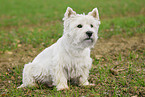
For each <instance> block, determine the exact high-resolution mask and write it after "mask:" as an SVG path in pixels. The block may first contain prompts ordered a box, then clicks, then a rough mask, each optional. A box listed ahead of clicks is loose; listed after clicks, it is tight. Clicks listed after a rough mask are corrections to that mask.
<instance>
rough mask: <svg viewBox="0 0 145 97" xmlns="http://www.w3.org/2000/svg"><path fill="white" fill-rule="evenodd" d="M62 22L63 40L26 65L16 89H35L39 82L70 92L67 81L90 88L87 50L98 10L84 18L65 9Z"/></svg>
mask: <svg viewBox="0 0 145 97" xmlns="http://www.w3.org/2000/svg"><path fill="white" fill-rule="evenodd" d="M63 20H64V32H63V36H62V37H61V38H60V39H58V41H57V42H56V43H54V44H53V45H52V46H50V47H48V48H46V49H45V50H44V51H42V52H41V53H40V54H38V55H37V56H36V58H35V59H34V60H33V61H32V62H30V63H28V64H25V66H24V69H23V80H22V81H23V84H22V85H21V86H19V87H18V88H22V87H32V86H37V82H42V83H47V84H51V85H54V86H56V88H57V90H64V89H69V87H68V85H67V81H68V80H71V81H72V82H73V81H74V82H78V83H77V84H78V85H83V86H85V85H93V84H90V83H89V82H88V76H89V70H90V68H91V64H92V59H91V58H90V49H91V48H92V47H93V46H94V45H95V43H96V41H97V38H98V35H97V34H98V29H99V24H100V21H99V13H98V10H97V8H94V9H93V11H91V12H89V13H88V14H87V15H85V14H76V12H75V11H73V9H72V8H70V7H68V8H67V10H66V12H65V14H64V18H63Z"/></svg>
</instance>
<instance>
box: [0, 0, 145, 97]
mask: <svg viewBox="0 0 145 97" xmlns="http://www.w3.org/2000/svg"><path fill="white" fill-rule="evenodd" d="M144 4H145V1H144V0H137V1H136V0H121V1H117V0H109V1H107V0H104V1H101V0H100V1H96V0H86V1H84V0H73V1H70V0H67V1H66V0H61V1H57V2H56V1H54V0H49V1H47V0H41V1H36V0H29V1H27V0H23V1H19V0H0V7H1V8H0V44H1V45H0V53H1V55H0V57H1V60H0V62H1V63H0V65H1V66H0V70H1V71H0V87H1V88H0V92H1V96H48V97H49V96H52V97H61V96H66V97H74V96H75V97H80V96H85V97H90V96H91V97H100V96H103V97H104V96H110V97H116V96H121V97H124V96H125V97H126V96H127V97H130V96H134V95H138V96H145V92H144V91H145V88H144V87H145V79H144V78H145V73H144V72H145V71H144V70H145V64H144V60H145V59H144V56H145V52H144V45H143V44H144V41H142V40H141V36H143V35H144V32H145V25H144V21H145V14H144V13H145V12H144V8H145V7H144ZM67 6H70V7H72V8H73V9H74V10H75V11H76V12H77V13H82V12H85V13H86V14H87V13H88V12H89V11H91V10H92V9H93V8H94V7H98V9H99V13H100V18H101V25H100V29H99V37H100V38H99V40H102V41H103V40H105V42H106V43H108V41H110V40H111V39H112V38H113V37H115V36H116V35H119V38H121V39H122V37H123V39H125V40H123V41H121V43H124V44H125V43H128V41H131V42H129V44H128V45H127V46H126V48H123V46H122V49H117V50H115V48H120V47H119V46H117V45H116V44H113V45H112V47H114V49H113V51H111V47H110V48H107V47H108V45H106V46H105V48H107V49H109V50H110V52H107V53H105V54H103V52H102V53H101V57H96V54H99V53H92V55H91V57H92V58H93V59H94V61H93V67H92V69H91V70H90V77H89V81H90V82H92V83H95V84H96V85H95V86H94V87H80V86H73V85H69V87H70V90H68V91H56V88H55V87H54V88H47V87H46V86H44V85H39V87H38V88H24V89H19V90H17V89H16V87H17V86H19V85H20V84H21V83H22V82H21V80H22V70H23V64H25V63H28V62H29V61H31V60H32V59H33V58H34V57H35V56H36V55H37V54H38V53H39V52H40V51H42V49H44V48H45V47H48V46H50V45H51V44H53V43H54V42H56V41H57V39H58V38H60V37H61V35H62V33H63V32H62V31H63V25H62V24H63V22H62V18H63V15H64V12H65V10H66V8H67ZM136 35H138V36H139V37H140V40H139V41H137V42H132V41H136V38H132V37H137V36H136ZM117 40H118V38H114V39H112V40H111V41H112V42H114V41H117ZM124 41H125V42H124ZM105 42H101V43H102V45H105V44H104V43H105ZM131 43H134V44H132V46H131V47H130V48H129V46H130V44H131ZM119 45H121V44H119ZM101 49H104V48H103V47H102V48H101ZM94 51H98V50H97V49H94ZM104 52H105V50H104Z"/></svg>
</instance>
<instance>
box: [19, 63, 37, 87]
mask: <svg viewBox="0 0 145 97" xmlns="http://www.w3.org/2000/svg"><path fill="white" fill-rule="evenodd" d="M36 86H37V84H36V83H35V79H34V77H33V64H32V63H29V64H26V65H25V67H24V70H23V84H22V85H21V86H19V87H18V88H23V87H36Z"/></svg>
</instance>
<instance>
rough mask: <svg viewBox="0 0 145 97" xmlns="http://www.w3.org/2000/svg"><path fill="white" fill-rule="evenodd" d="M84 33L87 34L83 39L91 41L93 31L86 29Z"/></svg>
mask: <svg viewBox="0 0 145 97" xmlns="http://www.w3.org/2000/svg"><path fill="white" fill-rule="evenodd" d="M86 35H87V38H85V39H84V40H91V42H93V38H92V35H93V32H92V31H87V32H86Z"/></svg>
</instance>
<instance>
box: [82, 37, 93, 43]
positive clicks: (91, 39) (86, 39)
mask: <svg viewBox="0 0 145 97" xmlns="http://www.w3.org/2000/svg"><path fill="white" fill-rule="evenodd" d="M84 40H85V41H91V42H93V41H94V40H93V38H85V39H84Z"/></svg>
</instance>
